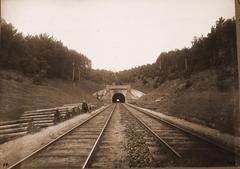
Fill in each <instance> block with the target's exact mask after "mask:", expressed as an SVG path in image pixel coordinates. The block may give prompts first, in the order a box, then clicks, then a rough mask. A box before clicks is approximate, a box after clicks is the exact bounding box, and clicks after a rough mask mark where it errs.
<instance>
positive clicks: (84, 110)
mask: <svg viewBox="0 0 240 169" xmlns="http://www.w3.org/2000/svg"><path fill="white" fill-rule="evenodd" d="M88 111H89V109H88V104H87V102H86V101H85V100H83V102H82V112H83V113H86V112H88Z"/></svg>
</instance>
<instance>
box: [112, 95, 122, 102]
mask: <svg viewBox="0 0 240 169" xmlns="http://www.w3.org/2000/svg"><path fill="white" fill-rule="evenodd" d="M112 103H125V96H124V95H123V94H122V93H115V94H114V95H113V97H112Z"/></svg>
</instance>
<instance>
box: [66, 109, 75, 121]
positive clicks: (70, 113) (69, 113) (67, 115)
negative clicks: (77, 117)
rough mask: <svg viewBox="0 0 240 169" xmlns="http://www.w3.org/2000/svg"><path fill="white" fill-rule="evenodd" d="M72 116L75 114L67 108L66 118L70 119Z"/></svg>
mask: <svg viewBox="0 0 240 169" xmlns="http://www.w3.org/2000/svg"><path fill="white" fill-rule="evenodd" d="M72 116H73V115H72V112H71V111H69V110H68V109H67V112H66V116H65V117H66V119H70V118H71V117H72Z"/></svg>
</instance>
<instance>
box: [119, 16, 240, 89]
mask: <svg viewBox="0 0 240 169" xmlns="http://www.w3.org/2000/svg"><path fill="white" fill-rule="evenodd" d="M235 24H236V23H235V19H227V20H225V19H223V18H222V17H221V18H219V19H218V20H217V21H216V25H215V26H213V27H212V28H211V32H210V33H208V34H207V36H206V37H203V36H201V37H194V39H193V41H192V46H191V47H190V48H183V49H181V50H172V51H169V52H163V53H161V54H160V56H159V57H158V58H157V60H156V62H155V63H153V64H148V65H143V66H140V67H137V68H133V69H130V70H126V71H121V72H119V73H118V77H119V79H121V81H122V82H124V83H131V82H134V81H136V80H137V79H138V80H141V81H142V82H143V84H146V83H148V79H149V78H152V79H155V85H154V87H158V86H159V85H160V84H161V83H163V82H164V81H165V80H167V79H169V80H170V79H176V78H180V77H188V76H189V75H191V74H192V73H193V72H198V71H202V70H205V69H209V68H214V69H216V71H217V72H218V76H219V79H220V80H221V78H224V77H225V76H228V75H229V74H235V76H236V74H237V48H236V25H235ZM228 67H234V68H235V69H232V70H231V72H228V70H227V68H228ZM236 77H237V76H236Z"/></svg>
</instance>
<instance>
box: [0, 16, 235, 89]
mask: <svg viewBox="0 0 240 169" xmlns="http://www.w3.org/2000/svg"><path fill="white" fill-rule="evenodd" d="M146 57H148V56H146ZM0 67H1V69H13V70H17V71H19V72H22V73H23V74H25V75H27V76H30V77H33V78H34V77H39V76H40V77H44V78H45V77H46V78H60V79H72V72H73V70H74V71H75V76H76V77H75V80H76V79H77V78H78V77H77V76H78V75H80V77H81V79H89V80H92V81H96V82H99V83H104V84H111V83H113V82H116V83H118V84H123V83H133V82H135V81H136V80H140V81H141V82H142V84H143V85H146V84H147V83H148V79H149V78H151V79H153V80H154V81H155V84H154V86H153V87H154V88H157V87H158V86H159V85H161V84H162V83H163V82H164V81H166V80H171V79H176V78H181V77H184V78H187V77H189V76H190V75H191V74H192V73H194V72H198V71H203V70H206V69H209V68H214V69H216V71H217V73H218V78H219V81H221V80H222V79H224V78H226V77H228V76H236V77H237V51H236V24H235V19H234V18H233V19H224V18H222V17H221V18H219V19H218V20H217V21H216V24H215V25H214V26H212V28H211V30H210V33H208V34H207V36H206V37H204V36H201V37H194V38H193V41H192V46H191V47H189V48H183V49H176V50H172V51H168V52H162V53H161V54H160V55H159V57H158V58H157V60H156V62H155V63H152V64H147V65H142V66H139V67H136V68H132V69H129V70H125V71H120V72H117V73H114V72H111V71H107V70H95V69H92V67H91V60H90V59H89V58H88V57H87V56H85V55H84V54H82V53H79V52H77V51H75V50H72V49H69V48H68V47H66V46H64V45H63V43H62V42H61V41H58V40H56V39H54V38H53V37H50V36H48V35H47V34H40V35H34V36H32V35H27V36H23V34H22V33H20V32H18V31H17V29H16V28H14V26H12V25H11V24H10V23H7V22H6V21H5V20H3V19H1V51H0ZM229 68H230V69H229ZM78 72H79V73H78ZM219 84H220V83H219Z"/></svg>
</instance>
